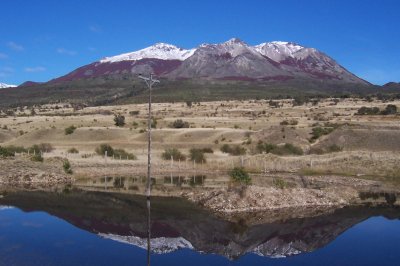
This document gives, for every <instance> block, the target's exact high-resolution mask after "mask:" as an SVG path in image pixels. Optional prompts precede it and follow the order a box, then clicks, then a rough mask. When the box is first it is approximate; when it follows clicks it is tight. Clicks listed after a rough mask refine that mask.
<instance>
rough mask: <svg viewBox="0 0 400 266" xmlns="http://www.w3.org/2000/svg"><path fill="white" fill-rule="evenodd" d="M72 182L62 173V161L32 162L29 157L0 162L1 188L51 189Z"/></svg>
mask: <svg viewBox="0 0 400 266" xmlns="http://www.w3.org/2000/svg"><path fill="white" fill-rule="evenodd" d="M71 182H73V178H72V176H71V175H67V174H66V173H64V171H63V160H62V159H60V158H52V159H48V160H45V161H44V162H33V161H31V160H30V158H29V157H26V158H21V157H20V158H13V159H1V160H0V186H1V187H16V186H23V187H35V186H36V187H51V186H54V185H58V184H68V183H71Z"/></svg>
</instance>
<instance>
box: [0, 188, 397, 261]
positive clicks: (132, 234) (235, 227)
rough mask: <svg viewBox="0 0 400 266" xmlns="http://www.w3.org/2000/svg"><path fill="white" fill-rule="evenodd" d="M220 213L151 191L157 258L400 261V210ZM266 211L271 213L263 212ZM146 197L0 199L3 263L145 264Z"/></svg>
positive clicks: (91, 194)
mask: <svg viewBox="0 0 400 266" xmlns="http://www.w3.org/2000/svg"><path fill="white" fill-rule="evenodd" d="M257 215H258V216H255V217H257V219H251V218H249V219H244V218H235V217H230V218H229V219H225V218H221V217H218V216H216V215H214V214H211V213H209V212H207V211H206V210H204V209H201V208H199V207H197V206H195V205H193V204H191V203H189V202H187V201H185V200H182V199H178V198H172V197H170V198H160V197H153V198H152V200H151V222H150V224H151V227H150V228H151V242H150V243H151V256H150V258H151V265H192V266H195V265H399V263H400V245H399V243H400V220H399V218H400V210H399V209H396V208H389V207H374V208H372V207H369V208H367V207H352V208H343V209H339V210H336V211H332V212H328V213H325V214H321V215H318V216H314V217H308V218H288V217H283V218H282V219H279V213H276V212H275V213H274V214H273V215H274V218H273V219H272V218H271V217H272V214H268V213H265V214H261V215H260V214H257ZM264 216H265V217H264ZM147 225H148V223H147V207H146V199H145V197H142V196H138V195H128V194H121V193H110V192H101V191H82V190H79V189H70V190H60V191H59V192H43V191H16V192H8V193H4V194H3V197H2V198H0V265H7V266H9V265H41V266H42V265H146V263H147V240H148V239H147V228H148V227H147Z"/></svg>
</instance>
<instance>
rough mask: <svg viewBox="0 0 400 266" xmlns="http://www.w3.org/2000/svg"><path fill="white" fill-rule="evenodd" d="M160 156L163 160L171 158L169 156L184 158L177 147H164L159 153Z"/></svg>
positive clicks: (176, 159)
mask: <svg viewBox="0 0 400 266" xmlns="http://www.w3.org/2000/svg"><path fill="white" fill-rule="evenodd" d="M161 157H162V158H163V159H164V160H171V157H172V158H173V159H174V160H175V161H178V160H181V161H184V160H186V156H185V155H184V154H182V153H181V152H180V151H179V150H178V149H176V148H171V149H165V151H164V152H163V153H162V154H161Z"/></svg>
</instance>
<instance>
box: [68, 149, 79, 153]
mask: <svg viewBox="0 0 400 266" xmlns="http://www.w3.org/2000/svg"><path fill="white" fill-rule="evenodd" d="M67 152H68V153H79V151H78V150H77V149H76V148H70V149H68V151H67Z"/></svg>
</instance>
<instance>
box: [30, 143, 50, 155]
mask: <svg viewBox="0 0 400 266" xmlns="http://www.w3.org/2000/svg"><path fill="white" fill-rule="evenodd" d="M53 150H54V147H53V145H51V144H50V143H40V144H39V145H38V144H35V145H33V146H32V147H30V148H29V151H30V152H34V153H41V152H51V151H53Z"/></svg>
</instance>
